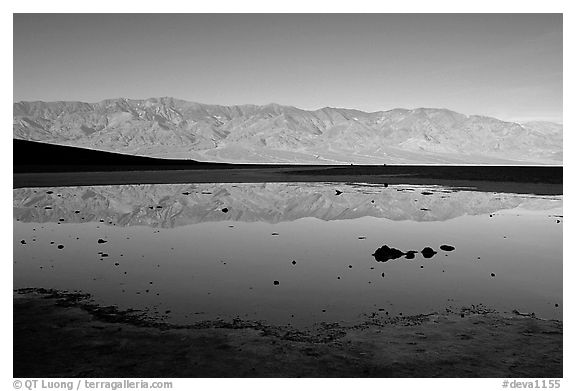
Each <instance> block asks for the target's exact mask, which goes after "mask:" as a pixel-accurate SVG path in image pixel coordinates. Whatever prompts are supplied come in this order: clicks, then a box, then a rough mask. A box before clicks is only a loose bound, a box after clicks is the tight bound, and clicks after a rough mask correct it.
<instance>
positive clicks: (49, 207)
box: [44, 206, 52, 210]
mask: <svg viewBox="0 0 576 391" xmlns="http://www.w3.org/2000/svg"><path fill="white" fill-rule="evenodd" d="M44 209H46V210H48V209H52V207H51V206H45V207H44Z"/></svg>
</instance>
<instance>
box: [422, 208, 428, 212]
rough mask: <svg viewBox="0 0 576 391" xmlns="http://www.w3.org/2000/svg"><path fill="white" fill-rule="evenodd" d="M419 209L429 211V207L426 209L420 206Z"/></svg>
mask: <svg viewBox="0 0 576 391" xmlns="http://www.w3.org/2000/svg"><path fill="white" fill-rule="evenodd" d="M420 210H423V211H425V212H426V211H429V210H430V209H426V208H420Z"/></svg>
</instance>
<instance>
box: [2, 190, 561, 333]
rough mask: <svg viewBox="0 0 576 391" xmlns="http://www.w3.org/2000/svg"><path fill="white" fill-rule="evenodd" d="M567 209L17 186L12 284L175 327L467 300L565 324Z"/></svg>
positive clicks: (412, 308) (493, 201) (293, 193)
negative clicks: (77, 296)
mask: <svg viewBox="0 0 576 391" xmlns="http://www.w3.org/2000/svg"><path fill="white" fill-rule="evenodd" d="M562 202H563V198H562V196H529V195H517V194H505V193H486V192H475V191H471V190H454V189H450V188H444V187H438V186H426V187H417V186H408V185H402V186H395V185H391V186H388V187H386V186H384V185H367V184H350V183H348V184H346V183H273V184H190V185H121V186H83V187H62V188H23V189H16V190H14V191H13V213H14V244H13V245H14V287H15V288H24V287H39V288H40V287H41V288H48V289H60V290H68V291H72V290H80V291H82V292H85V293H89V294H91V295H92V297H93V298H94V300H95V301H96V302H97V303H100V304H102V305H115V306H118V307H119V308H120V309H128V308H131V309H136V310H141V311H144V312H145V313H147V314H149V315H150V316H153V317H157V318H159V319H165V320H167V321H170V322H175V323H193V322H196V321H202V320H213V319H218V318H220V319H233V318H236V317H240V318H243V319H253V320H263V321H266V322H271V323H281V324H287V323H291V324H293V325H299V326H307V325H311V324H313V323H316V322H333V321H339V322H351V323H354V322H358V321H360V320H361V319H362V317H363V316H366V314H370V313H373V312H382V313H389V314H390V316H393V315H398V314H404V315H408V314H417V313H424V312H426V313H427V312H431V311H444V310H445V309H446V308H454V309H458V308H460V306H469V305H472V304H474V305H476V304H483V305H485V306H487V307H490V308H495V309H497V310H499V311H512V310H514V309H517V310H519V311H520V312H535V313H536V315H537V316H541V317H546V318H557V319H561V318H562V225H563V224H562V222H563V217H562ZM373 254H376V256H373Z"/></svg>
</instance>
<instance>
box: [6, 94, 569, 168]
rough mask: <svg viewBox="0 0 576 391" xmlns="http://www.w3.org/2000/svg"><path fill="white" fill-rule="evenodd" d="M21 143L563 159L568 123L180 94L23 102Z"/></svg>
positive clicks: (212, 157) (325, 160)
mask: <svg viewBox="0 0 576 391" xmlns="http://www.w3.org/2000/svg"><path fill="white" fill-rule="evenodd" d="M13 114H14V117H13V136H14V138H15V139H21V140H32V141H42V142H47V143H52V144H62V145H72V146H79V147H87V148H93V149H98V150H102V151H111V152H121V153H124V154H131V155H143V156H151V157H163V158H173V159H193V160H197V161H211V162H230V163H281V164H282V163H288V164H290V163H299V164H303V163H306V164H350V163H354V164H383V163H386V164H399V163H401V164H503V165H505V164H562V125H559V124H554V123H549V122H530V123H527V124H519V123H514V122H506V121H501V120H498V119H496V118H491V117H485V116H477V115H471V116H467V115H464V114H460V113H456V112H454V111H450V110H446V109H432V108H418V109H414V110H408V109H394V110H389V111H379V112H374V113H366V112H362V111H359V110H352V109H341V108H329V107H326V108H323V109H319V110H314V111H307V110H302V109H298V108H296V107H292V106H281V105H277V104H269V105H263V106H257V105H239V106H218V105H207V104H200V103H193V102H187V101H183V100H178V99H174V98H151V99H145V100H132V99H124V98H119V99H108V100H104V101H102V102H98V103H83V102H48V103H47V102H18V103H14V113H13Z"/></svg>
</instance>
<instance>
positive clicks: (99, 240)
mask: <svg viewBox="0 0 576 391" xmlns="http://www.w3.org/2000/svg"><path fill="white" fill-rule="evenodd" d="M106 242H108V241H107V240H104V239H98V243H100V244H102V243H106Z"/></svg>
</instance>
